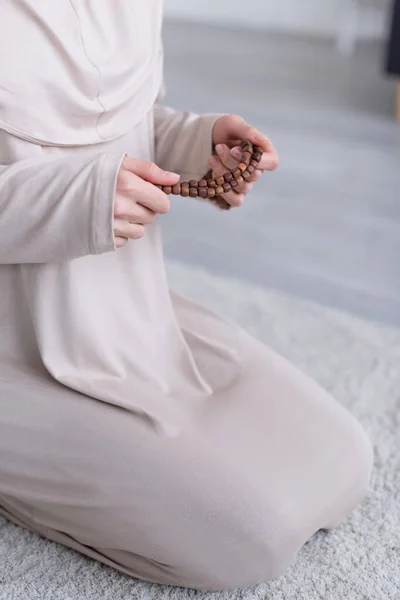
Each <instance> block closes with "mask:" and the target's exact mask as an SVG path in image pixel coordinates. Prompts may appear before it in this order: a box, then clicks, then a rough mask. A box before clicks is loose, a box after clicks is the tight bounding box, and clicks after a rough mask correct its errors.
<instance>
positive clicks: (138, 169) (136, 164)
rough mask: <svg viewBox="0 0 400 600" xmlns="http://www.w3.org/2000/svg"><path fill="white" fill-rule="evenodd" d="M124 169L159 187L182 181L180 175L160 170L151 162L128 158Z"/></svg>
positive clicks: (124, 163) (125, 160)
mask: <svg viewBox="0 0 400 600" xmlns="http://www.w3.org/2000/svg"><path fill="white" fill-rule="evenodd" d="M123 166H124V169H126V170H127V171H130V172H131V173H134V175H136V176H137V177H140V178H141V179H144V180H145V181H148V182H149V183H155V184H158V185H175V184H176V183H178V181H179V179H180V175H178V173H170V172H169V171H164V170H163V169H160V167H159V166H158V165H156V164H155V163H153V162H151V161H144V160H136V159H135V158H130V157H129V156H126V157H125V159H124V162H123Z"/></svg>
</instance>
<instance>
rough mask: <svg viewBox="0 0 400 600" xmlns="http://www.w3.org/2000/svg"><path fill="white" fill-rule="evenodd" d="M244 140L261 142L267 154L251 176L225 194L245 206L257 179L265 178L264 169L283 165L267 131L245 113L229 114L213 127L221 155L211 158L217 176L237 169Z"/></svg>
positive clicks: (227, 199)
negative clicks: (257, 126) (241, 114)
mask: <svg viewBox="0 0 400 600" xmlns="http://www.w3.org/2000/svg"><path fill="white" fill-rule="evenodd" d="M240 140H248V141H249V142H252V143H253V144H255V145H256V146H260V147H261V148H263V149H264V154H263V156H262V158H261V161H260V163H259V165H258V168H257V169H256V170H255V171H254V173H253V174H252V176H251V178H250V179H248V180H247V181H246V182H244V183H243V184H242V185H240V186H238V187H237V188H235V190H232V191H231V192H228V193H227V194H223V195H222V197H223V198H224V199H225V200H226V201H227V202H228V203H229V204H230V205H231V206H241V205H242V204H243V202H244V200H245V196H246V194H248V193H249V192H250V191H251V189H252V187H253V184H254V182H255V181H258V180H259V179H260V178H261V176H262V174H263V171H274V170H275V169H277V168H278V166H279V158H278V154H277V152H276V150H275V148H274V146H273V145H272V142H271V141H270V140H269V139H268V138H267V137H266V136H265V135H263V134H262V133H261V132H260V131H258V130H257V129H256V128H255V127H252V126H251V125H249V124H248V123H246V121H245V120H244V119H242V117H239V116H237V115H226V116H224V117H220V118H219V119H218V120H217V121H216V122H215V124H214V128H213V143H214V144H215V146H216V152H217V155H218V156H212V157H211V158H210V167H211V169H212V170H213V176H214V177H218V176H221V175H223V174H224V173H226V171H227V170H232V169H234V168H235V167H237V166H238V164H239V163H240V162H241V152H242V151H241V148H240V147H239V146H238V143H239V141H240Z"/></svg>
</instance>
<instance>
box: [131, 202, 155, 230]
mask: <svg viewBox="0 0 400 600" xmlns="http://www.w3.org/2000/svg"><path fill="white" fill-rule="evenodd" d="M156 216H157V215H156V213H155V212H153V211H152V210H150V209H149V208H146V207H145V206H142V205H141V204H136V205H135V207H134V209H133V210H132V214H131V216H130V217H129V222H130V223H138V224H139V225H150V223H153V221H154V219H155V218H156Z"/></svg>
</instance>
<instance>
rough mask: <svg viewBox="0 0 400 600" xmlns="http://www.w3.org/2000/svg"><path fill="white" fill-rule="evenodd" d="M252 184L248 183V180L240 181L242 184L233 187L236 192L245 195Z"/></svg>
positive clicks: (251, 187) (249, 190) (248, 192)
mask: <svg viewBox="0 0 400 600" xmlns="http://www.w3.org/2000/svg"><path fill="white" fill-rule="evenodd" d="M253 185H254V184H253V183H249V182H248V181H246V183H242V185H239V186H238V187H237V188H236V189H235V192H236V194H243V195H244V196H247V194H250V192H251V190H252V189H253Z"/></svg>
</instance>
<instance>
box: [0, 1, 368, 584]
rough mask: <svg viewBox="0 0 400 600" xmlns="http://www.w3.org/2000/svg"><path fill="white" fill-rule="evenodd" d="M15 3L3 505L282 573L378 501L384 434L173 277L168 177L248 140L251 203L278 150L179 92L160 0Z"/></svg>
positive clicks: (252, 575) (179, 555)
mask: <svg viewBox="0 0 400 600" xmlns="http://www.w3.org/2000/svg"><path fill="white" fill-rule="evenodd" d="M2 10H3V18H2V20H1V24H0V55H1V56H2V57H3V66H2V74H1V80H0V164H1V165H2V166H1V167H0V263H1V265H0V331H1V344H0V512H1V514H3V515H5V516H6V517H7V518H9V519H10V520H12V521H14V522H15V523H18V524H20V525H22V526H24V527H26V528H29V529H30V530H32V531H36V532H38V533H40V534H42V535H44V536H46V537H47V538H49V539H52V540H56V541H59V542H61V543H63V544H65V545H67V546H70V547H72V548H75V549H76V550H78V551H80V552H82V553H84V554H86V555H88V556H91V557H93V558H95V559H98V560H99V561H102V562H103V563H106V564H108V565H112V566H113V567H115V568H116V569H119V570H120V571H123V572H125V573H128V574H130V575H133V576H135V577H138V578H142V579H146V580H149V581H153V582H160V583H166V584H171V585H180V586H188V587H193V588H199V589H225V588H234V587H241V586H247V585H251V584H254V583H256V582H259V581H268V580H270V579H273V578H275V577H277V576H278V575H280V574H281V573H283V572H284V570H285V569H286V567H288V565H289V564H290V563H291V562H292V561H293V560H294V558H295V556H296V553H297V552H298V550H299V549H300V547H301V546H302V545H303V544H304V543H305V542H306V540H307V539H308V538H309V537H310V536H311V535H312V534H313V533H314V532H316V531H317V530H319V529H321V528H326V529H330V528H334V527H336V526H337V525H338V524H339V523H340V522H341V521H342V520H343V519H344V518H345V517H346V516H347V515H348V513H349V511H351V510H352V509H353V508H354V507H355V506H356V505H358V504H359V503H360V501H361V500H362V498H363V497H364V495H365V494H366V491H367V488H368V481H369V477H370V471H371V462H372V451H371V446H370V443H369V441H368V439H367V437H366V435H365V433H364V431H363V430H362V428H361V426H360V425H359V424H358V423H357V422H356V421H355V419H354V418H353V417H352V416H351V414H349V413H348V412H347V411H346V410H344V409H343V408H342V407H341V406H340V405H339V404H338V403H337V402H336V401H335V400H333V399H332V398H331V397H330V396H329V395H328V394H326V393H325V392H324V391H323V390H322V389H320V388H319V387H318V386H317V385H316V384H315V383H313V382H312V381H311V380H310V379H308V378H307V377H306V376H304V375H302V374H301V373H299V372H298V371H297V370H296V369H295V368H293V367H292V366H291V365H290V364H288V363H287V362H286V361H285V360H283V359H282V358H281V357H279V356H277V355H276V354H275V353H274V352H272V351H271V350H270V349H268V348H267V347H265V346H264V345H262V344H261V343H259V342H258V341H256V340H255V339H253V338H252V337H250V336H249V335H248V334H247V333H245V332H244V331H242V330H241V329H240V328H239V327H237V326H236V325H235V324H233V323H231V322H230V321H226V320H225V319H223V318H221V317H219V316H217V315H216V314H214V313H213V312H211V311H209V310H206V309H205V308H203V307H202V306H200V305H198V304H196V303H194V302H191V301H189V300H187V299H186V298H184V297H182V296H180V295H178V294H176V293H174V292H171V291H170V290H169V289H168V286H167V281H166V276H165V270H164V260H163V254H162V247H161V242H160V234H159V229H158V224H157V216H158V215H160V214H163V213H166V212H167V211H168V209H169V206H170V205H169V199H168V197H167V196H166V195H165V193H164V192H163V191H162V190H160V189H159V188H158V187H157V186H173V185H176V184H177V183H178V181H179V176H178V175H175V174H174V173H173V172H177V173H179V174H180V175H181V177H182V180H183V179H185V180H188V181H189V180H190V179H198V178H200V177H202V176H204V174H205V172H206V171H207V170H208V169H209V168H210V167H211V168H212V170H213V175H214V176H215V177H219V176H221V174H223V173H225V172H226V171H227V170H228V169H229V170H230V169H233V168H235V167H237V165H238V163H240V160H241V154H240V148H238V147H237V140H243V139H248V140H250V142H252V143H253V144H256V145H258V146H260V147H262V148H263V150H264V153H263V155H262V157H261V160H260V162H259V164H258V168H257V169H255V170H254V171H253V172H252V174H251V178H250V179H247V181H245V182H241V183H240V185H238V186H236V188H235V189H233V190H231V191H229V192H228V193H226V194H224V195H223V196H222V199H223V201H224V202H225V203H227V204H229V205H230V206H232V207H238V206H240V205H241V204H242V203H243V200H244V198H245V195H246V194H247V193H248V192H249V191H250V189H251V185H252V183H253V182H254V181H256V180H257V179H258V178H259V177H260V176H261V174H262V171H264V170H267V171H268V170H272V169H274V168H275V167H276V166H277V162H278V159H277V156H276V153H275V150H274V148H273V146H272V144H271V143H270V142H269V141H268V140H267V139H266V138H265V137H264V136H263V135H262V134H260V133H259V132H258V131H256V130H255V129H254V128H253V127H251V126H250V125H248V124H247V123H245V122H244V121H243V120H242V119H240V118H239V117H236V116H230V115H225V116H220V115H205V116H198V115H195V114H193V113H191V112H179V111H175V110H172V109H169V108H167V107H165V106H163V105H162V103H161V102H162V94H161V93H160V90H161V89H162V78H163V75H162V60H163V57H162V47H161V21H162V15H161V0H147V1H146V2H139V0H133V1H130V2H118V3H114V2H111V1H110V2H109V1H107V0H101V1H99V2H96V3H93V2H91V1H90V0H83V1H81V2H75V1H72V0H71V1H70V2H66V1H63V2H58V3H57V6H56V5H55V4H52V3H40V5H39V6H38V3H37V2H35V1H34V0H24V1H23V2H19V3H18V4H17V3H7V6H6V7H4V8H3V9H2ZM26 48H29V51H25V50H22V49H26ZM213 147H216V148H217V150H218V151H220V153H219V157H214V159H213V160H212V161H211V163H209V160H210V159H209V157H210V155H211V153H212V148H213ZM152 161H154V162H152ZM154 163H155V164H154ZM156 164H157V165H158V166H155V165H156Z"/></svg>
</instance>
